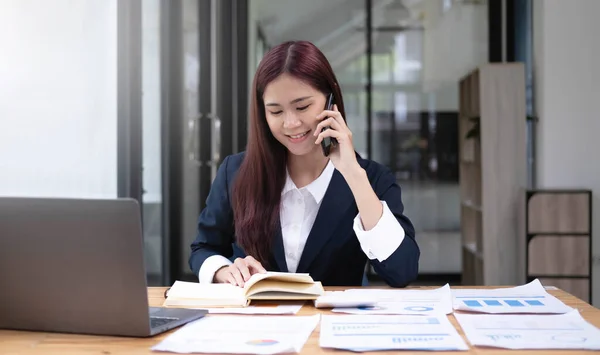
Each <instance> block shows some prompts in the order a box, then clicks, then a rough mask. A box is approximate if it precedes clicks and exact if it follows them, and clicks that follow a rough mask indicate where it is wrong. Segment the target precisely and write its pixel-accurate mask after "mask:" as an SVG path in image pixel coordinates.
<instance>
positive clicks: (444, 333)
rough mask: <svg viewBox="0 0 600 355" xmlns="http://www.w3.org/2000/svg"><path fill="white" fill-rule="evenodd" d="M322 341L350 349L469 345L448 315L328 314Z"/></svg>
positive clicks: (462, 347) (459, 347)
mask: <svg viewBox="0 0 600 355" xmlns="http://www.w3.org/2000/svg"><path fill="white" fill-rule="evenodd" d="M319 345H320V346H321V347H323V348H334V349H342V350H350V351H376V350H440V351H442V350H448V351H450V350H468V349H469V347H468V346H467V344H466V343H465V342H464V340H463V338H462V337H461V336H460V335H459V334H458V332H457V331H456V329H455V328H454V326H452V324H451V323H450V321H449V320H448V318H447V317H446V316H445V315H437V316H411V315H332V316H329V315H325V316H323V317H322V320H321V333H320V338H319Z"/></svg>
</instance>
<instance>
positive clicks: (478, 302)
mask: <svg viewBox="0 0 600 355" xmlns="http://www.w3.org/2000/svg"><path fill="white" fill-rule="evenodd" d="M452 297H453V306H454V309H455V310H460V311H470V312H478V313H554V314H561V313H567V312H570V311H572V310H573V308H571V307H569V306H567V305H565V304H564V303H563V302H561V301H560V300H559V299H557V298H556V297H554V296H552V295H551V294H549V293H548V292H546V290H545V289H544V287H543V286H542V284H541V283H540V281H539V280H537V279H536V280H534V281H532V282H530V283H528V284H526V285H522V286H517V287H510V288H496V289H453V290H452Z"/></svg>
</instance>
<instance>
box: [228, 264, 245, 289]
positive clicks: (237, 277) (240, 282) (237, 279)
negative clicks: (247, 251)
mask: <svg viewBox="0 0 600 355" xmlns="http://www.w3.org/2000/svg"><path fill="white" fill-rule="evenodd" d="M231 275H233V277H234V279H235V284H234V285H237V286H240V287H244V277H243V276H242V274H241V273H240V270H238V268H237V265H232V267H231Z"/></svg>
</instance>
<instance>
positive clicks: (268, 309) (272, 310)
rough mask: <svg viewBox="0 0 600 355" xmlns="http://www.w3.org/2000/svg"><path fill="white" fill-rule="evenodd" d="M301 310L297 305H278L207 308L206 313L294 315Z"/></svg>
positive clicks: (300, 306) (299, 305)
mask: <svg viewBox="0 0 600 355" xmlns="http://www.w3.org/2000/svg"><path fill="white" fill-rule="evenodd" d="M301 308H302V305H301V304H297V305H278V306H248V307H242V308H235V307H231V308H208V313H215V314H217V313H218V314H296V313H298V311H300V309H301Z"/></svg>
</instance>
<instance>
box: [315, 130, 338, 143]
mask: <svg viewBox="0 0 600 355" xmlns="http://www.w3.org/2000/svg"><path fill="white" fill-rule="evenodd" d="M325 137H333V138H335V139H336V140H337V141H338V143H340V142H342V141H343V140H344V134H342V133H340V132H338V131H336V130H334V129H327V130H325V131H323V132H321V133H319V136H318V137H317V139H316V140H315V144H319V143H321V141H322V140H323V138H325Z"/></svg>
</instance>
